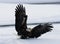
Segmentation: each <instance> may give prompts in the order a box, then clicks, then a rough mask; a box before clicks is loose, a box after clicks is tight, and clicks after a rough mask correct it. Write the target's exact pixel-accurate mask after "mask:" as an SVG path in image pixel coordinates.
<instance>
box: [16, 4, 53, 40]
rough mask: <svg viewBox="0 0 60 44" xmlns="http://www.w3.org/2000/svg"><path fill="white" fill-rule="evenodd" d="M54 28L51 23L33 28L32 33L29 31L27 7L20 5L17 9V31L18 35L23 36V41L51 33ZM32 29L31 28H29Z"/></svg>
mask: <svg viewBox="0 0 60 44" xmlns="http://www.w3.org/2000/svg"><path fill="white" fill-rule="evenodd" d="M51 28H53V26H52V25H51V24H50V23H45V24H39V25H37V26H35V27H33V28H32V29H31V30H30V31H27V29H28V27H27V15H26V11H25V7H23V5H21V4H18V5H17V6H16V9H15V29H16V31H17V34H18V35H20V36H21V39H27V38H38V37H40V36H41V35H42V34H45V33H46V32H49V31H51V30H52V29H51ZM29 29H30V28H29Z"/></svg>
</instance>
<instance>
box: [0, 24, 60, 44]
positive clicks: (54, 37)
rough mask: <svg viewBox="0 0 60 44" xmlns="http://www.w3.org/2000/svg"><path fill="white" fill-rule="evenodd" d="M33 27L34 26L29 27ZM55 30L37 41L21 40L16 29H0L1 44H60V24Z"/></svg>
mask: <svg viewBox="0 0 60 44" xmlns="http://www.w3.org/2000/svg"><path fill="white" fill-rule="evenodd" d="M29 27H32V26H29ZM53 27H54V28H53V30H52V31H51V32H48V33H46V34H44V35H42V36H41V37H39V38H37V39H36V38H35V39H25V40H24V39H19V37H18V36H17V35H16V31H15V27H0V44H60V24H53Z"/></svg>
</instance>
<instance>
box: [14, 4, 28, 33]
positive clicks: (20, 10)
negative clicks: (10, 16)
mask: <svg viewBox="0 0 60 44" xmlns="http://www.w3.org/2000/svg"><path fill="white" fill-rule="evenodd" d="M26 21H27V15H26V12H25V7H23V5H21V4H19V5H17V6H16V9H15V28H16V31H17V32H19V33H20V32H22V31H23V29H24V30H26V29H27V23H26Z"/></svg>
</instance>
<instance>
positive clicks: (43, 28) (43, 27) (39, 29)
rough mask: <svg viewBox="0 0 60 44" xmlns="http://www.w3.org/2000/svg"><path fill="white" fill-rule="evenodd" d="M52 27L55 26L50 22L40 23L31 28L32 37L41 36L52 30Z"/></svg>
mask: <svg viewBox="0 0 60 44" xmlns="http://www.w3.org/2000/svg"><path fill="white" fill-rule="evenodd" d="M51 28H53V27H52V26H51V24H49V23H46V24H40V25H38V26H36V27H34V28H33V29H32V30H31V37H36V38H37V37H39V36H41V35H42V34H44V33H46V32H49V31H51V30H52V29H51Z"/></svg>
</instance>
